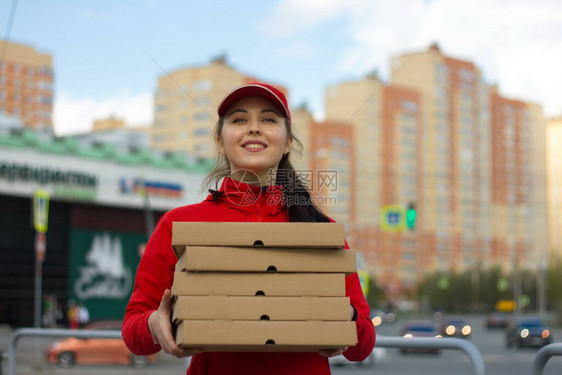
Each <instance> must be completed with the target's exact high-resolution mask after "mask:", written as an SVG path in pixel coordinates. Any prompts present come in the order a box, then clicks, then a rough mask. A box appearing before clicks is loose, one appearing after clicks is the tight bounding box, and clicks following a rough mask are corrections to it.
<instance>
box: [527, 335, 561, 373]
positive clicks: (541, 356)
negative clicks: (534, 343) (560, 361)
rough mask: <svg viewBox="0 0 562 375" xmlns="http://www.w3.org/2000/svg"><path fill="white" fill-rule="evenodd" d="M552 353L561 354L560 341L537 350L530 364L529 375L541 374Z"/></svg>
mask: <svg viewBox="0 0 562 375" xmlns="http://www.w3.org/2000/svg"><path fill="white" fill-rule="evenodd" d="M554 355H562V343H554V344H548V345H546V346H543V347H542V348H541V349H540V350H539V351H538V352H537V354H536V355H535V359H533V364H532V366H531V375H542V373H543V371H544V367H545V366H546V362H548V360H549V359H550V357H552V356H554Z"/></svg>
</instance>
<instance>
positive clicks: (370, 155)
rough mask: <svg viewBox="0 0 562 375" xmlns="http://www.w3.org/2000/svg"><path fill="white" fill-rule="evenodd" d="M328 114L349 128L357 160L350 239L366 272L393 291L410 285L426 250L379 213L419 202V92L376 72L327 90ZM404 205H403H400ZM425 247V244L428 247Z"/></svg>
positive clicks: (417, 237) (416, 237) (416, 238)
mask: <svg viewBox="0 0 562 375" xmlns="http://www.w3.org/2000/svg"><path fill="white" fill-rule="evenodd" d="M326 92H327V93H326V118H327V120H328V121H335V120H337V121H340V122H341V123H342V124H343V125H342V126H341V129H339V130H338V133H342V132H343V129H349V130H350V133H351V134H350V135H349V136H348V137H349V139H352V140H353V143H352V144H351V149H352V150H353V152H352V155H353V158H354V160H355V168H354V169H353V172H354V176H352V178H351V181H352V182H353V186H354V187H355V188H354V194H353V195H352V200H351V204H352V209H351V210H350V212H352V216H351V217H350V221H348V223H349V225H348V239H349V241H350V243H352V244H353V245H352V246H353V247H354V248H356V249H358V250H360V251H361V253H362V254H363V256H364V258H365V260H366V263H365V268H366V271H368V272H369V273H371V274H373V275H376V277H377V280H379V281H381V282H382V283H383V284H384V285H385V287H386V288H388V289H389V290H390V291H391V292H392V293H397V292H400V290H401V288H402V287H403V286H413V284H414V283H415V282H416V281H417V279H418V276H419V275H418V273H419V272H420V270H424V269H425V268H424V267H420V264H423V262H425V259H426V258H424V257H422V256H421V254H424V252H425V251H426V250H425V248H424V247H421V244H425V242H423V241H420V238H421V236H420V234H419V233H418V232H414V231H408V232H397V231H386V230H383V229H382V227H383V226H384V225H383V223H382V221H384V220H385V218H384V215H381V213H382V212H383V211H384V210H385V209H387V208H392V209H395V210H396V209H397V207H398V210H399V212H402V213H403V212H404V211H405V209H406V208H407V207H408V206H410V205H413V206H414V207H416V205H421V204H422V201H421V199H419V197H420V196H421V191H420V188H419V186H420V184H419V183H418V182H419V180H420V179H421V175H420V172H419V171H420V170H421V165H422V155H421V154H420V151H419V143H420V142H421V137H422V127H421V121H422V117H421V102H420V94H419V93H418V92H417V91H415V90H412V89H409V88H405V87H399V86H384V85H383V83H382V82H381V81H380V79H379V78H378V77H377V76H376V75H369V76H367V77H365V78H364V79H362V80H357V81H349V82H343V83H341V84H339V85H335V86H330V87H328V88H327V90H326ZM400 208H402V209H400ZM427 248H429V247H427Z"/></svg>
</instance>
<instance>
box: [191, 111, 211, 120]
mask: <svg viewBox="0 0 562 375" xmlns="http://www.w3.org/2000/svg"><path fill="white" fill-rule="evenodd" d="M193 118H194V119H195V120H197V121H202V120H207V119H208V118H209V116H208V115H207V114H206V113H205V112H197V113H195V115H194V116H193Z"/></svg>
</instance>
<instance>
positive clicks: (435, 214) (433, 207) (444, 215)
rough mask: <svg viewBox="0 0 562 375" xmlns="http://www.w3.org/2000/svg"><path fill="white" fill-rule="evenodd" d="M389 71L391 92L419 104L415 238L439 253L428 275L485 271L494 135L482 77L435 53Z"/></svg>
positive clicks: (408, 57)
mask: <svg viewBox="0 0 562 375" xmlns="http://www.w3.org/2000/svg"><path fill="white" fill-rule="evenodd" d="M391 69H392V83H393V84H398V85H404V86H407V87H411V88H414V89H416V90H417V91H418V92H419V93H420V94H421V98H422V99H421V102H422V105H421V108H420V110H421V116H422V123H423V130H422V133H423V137H422V138H421V142H420V148H421V155H423V165H422V168H421V180H420V181H419V182H420V184H421V192H422V195H421V196H420V201H421V202H423V205H422V206H420V208H419V213H418V215H419V218H420V220H419V222H420V223H419V224H420V225H419V226H418V230H419V231H421V232H423V233H424V235H425V236H427V237H428V238H427V243H428V244H429V246H431V247H433V249H432V250H430V251H434V253H433V254H434V257H433V258H434V259H433V260H432V262H431V263H432V264H431V267H429V268H428V271H430V272H431V271H434V270H439V271H450V270H454V271H460V270H463V269H465V268H467V267H470V266H480V265H484V264H485V262H486V260H487V259H489V252H490V241H491V233H490V217H491V195H490V189H489V187H490V174H491V165H490V162H491V154H490V147H491V134H490V119H489V117H490V106H489V93H488V87H487V85H486V84H485V83H484V82H483V79H482V76H481V73H480V70H479V69H478V68H477V67H476V66H475V65H474V64H473V63H472V62H469V61H464V60H459V59H455V58H451V57H449V56H446V55H444V54H443V53H441V51H440V50H439V48H438V47H437V46H436V45H432V46H431V47H430V48H429V49H428V50H427V51H423V52H416V53H407V54H403V55H400V56H397V57H394V58H392V61H391Z"/></svg>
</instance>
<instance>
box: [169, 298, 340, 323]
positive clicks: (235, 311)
mask: <svg viewBox="0 0 562 375" xmlns="http://www.w3.org/2000/svg"><path fill="white" fill-rule="evenodd" d="M349 318H350V305H349V297H264V296H251V297H246V296H179V297H177V298H176V299H175V301H174V309H173V314H172V321H174V322H178V321H181V320H272V321H274V320H276V321H283V320H285V321H287V320H296V321H304V320H326V321H348V320H349Z"/></svg>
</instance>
